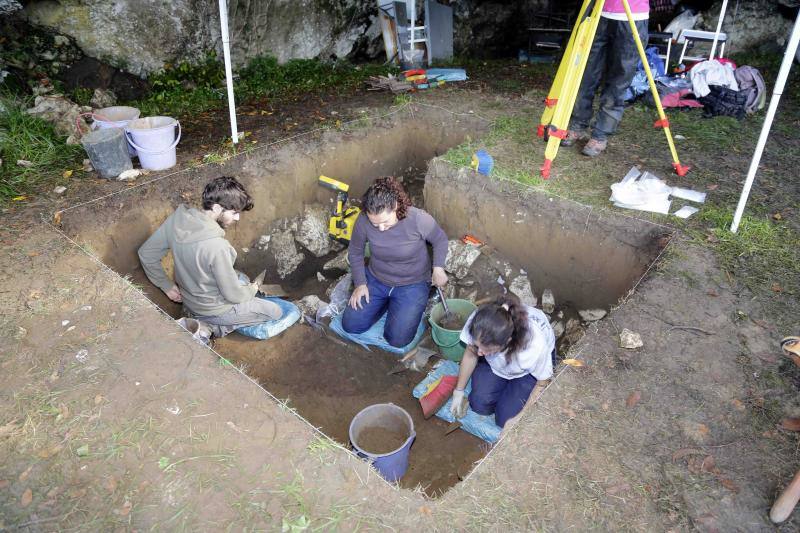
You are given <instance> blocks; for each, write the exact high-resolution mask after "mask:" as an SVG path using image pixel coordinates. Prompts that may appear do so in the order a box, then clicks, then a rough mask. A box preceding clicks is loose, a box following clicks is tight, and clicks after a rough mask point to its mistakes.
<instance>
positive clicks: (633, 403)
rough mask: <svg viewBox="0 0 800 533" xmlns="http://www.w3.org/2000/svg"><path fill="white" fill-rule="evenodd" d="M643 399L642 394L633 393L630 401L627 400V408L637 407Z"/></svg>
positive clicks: (629, 397)
mask: <svg viewBox="0 0 800 533" xmlns="http://www.w3.org/2000/svg"><path fill="white" fill-rule="evenodd" d="M641 399H642V393H641V392H639V391H638V390H635V391H633V392H632V393H631V394H630V396H628V399H627V400H625V406H626V407H628V408H632V407H636V404H637V403H639V400H641Z"/></svg>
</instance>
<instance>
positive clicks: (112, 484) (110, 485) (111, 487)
mask: <svg viewBox="0 0 800 533" xmlns="http://www.w3.org/2000/svg"><path fill="white" fill-rule="evenodd" d="M105 486H106V489H107V490H108V492H114V491H115V490H117V480H116V479H114V476H111V477H109V478H108V479H107V480H106V485H105Z"/></svg>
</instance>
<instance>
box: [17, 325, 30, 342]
mask: <svg viewBox="0 0 800 533" xmlns="http://www.w3.org/2000/svg"><path fill="white" fill-rule="evenodd" d="M27 334H28V330H27V329H25V328H23V327H22V326H17V331H16V333H14V339H15V340H18V341H20V340H22V339H24V338H25V335H27Z"/></svg>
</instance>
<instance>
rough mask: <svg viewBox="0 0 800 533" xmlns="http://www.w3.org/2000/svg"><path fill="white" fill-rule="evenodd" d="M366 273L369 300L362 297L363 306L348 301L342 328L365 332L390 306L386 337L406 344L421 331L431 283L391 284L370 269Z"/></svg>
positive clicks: (396, 342)
mask: <svg viewBox="0 0 800 533" xmlns="http://www.w3.org/2000/svg"><path fill="white" fill-rule="evenodd" d="M366 274H367V288H369V303H366V301H365V300H364V299H363V298H362V300H361V303H362V305H363V306H362V307H361V309H353V308H352V307H350V305H348V306H347V308H345V310H344V315H343V316H342V328H344V330H345V331H346V332H348V333H354V334H356V335H357V334H359V333H364V332H365V331H367V330H368V329H369V328H371V327H372V326H373V324H375V322H377V321H378V320H380V318H381V317H382V316H383V313H385V312H386V311H387V309H388V314H387V315H386V327H385V328H384V330H383V337H384V338H385V339H386V342H388V343H389V344H391V345H392V346H395V347H397V348H402V347H403V346H405V345H406V344H408V343H409V342H411V341H412V340H413V339H414V335H415V334H416V333H417V328H419V323H420V320H422V314H423V313H424V312H425V306H426V305H427V304H428V294H429V292H430V289H431V284H430V283H429V282H427V281H424V282H421V283H414V284H412V285H401V286H399V287H391V286H389V285H385V284H384V283H382V282H381V281H379V280H378V278H376V277H375V276H373V275H372V273H371V272H370V271H369V269H367V270H366Z"/></svg>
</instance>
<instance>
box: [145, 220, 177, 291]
mask: <svg viewBox="0 0 800 533" xmlns="http://www.w3.org/2000/svg"><path fill="white" fill-rule="evenodd" d="M170 216H172V215H170ZM166 224H167V222H164V223H163V224H161V226H159V227H158V229H157V230H156V231H155V233H153V234H152V235H150V238H149V239H147V240H146V241H144V244H142V245H141V246H140V247H139V261H140V262H141V263H142V268H143V269H144V273H145V274H146V275H147V279H149V280H150V282H151V283H152V284H153V285H155V286H156V287H158V288H159V289H161V290H162V291H164V292H167V291H168V290H170V289H171V288H172V286H173V285H175V283H173V282H172V280H170V279H169V278H168V277H167V273H166V272H164V267H163V266H161V260H162V259H163V258H164V256H165V255H167V252H168V251H169V243H168V242H167V235H166V230H165V229H164V226H166Z"/></svg>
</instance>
